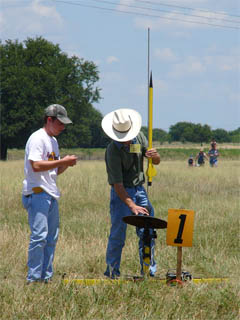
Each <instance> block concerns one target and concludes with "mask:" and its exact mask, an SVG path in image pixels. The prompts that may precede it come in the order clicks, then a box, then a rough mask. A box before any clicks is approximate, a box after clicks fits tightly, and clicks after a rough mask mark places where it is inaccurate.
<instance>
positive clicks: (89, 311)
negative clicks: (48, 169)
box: [0, 157, 240, 320]
mask: <svg viewBox="0 0 240 320" xmlns="http://www.w3.org/2000/svg"><path fill="white" fill-rule="evenodd" d="M162 158H163V157H162ZM157 171H158V174H157V176H156V177H155V179H154V180H153V186H152V187H151V188H150V190H149V197H150V199H151V201H152V203H153V205H154V207H155V215H156V217H159V218H162V219H164V220H167V217H168V209H169V208H185V209H191V210H194V211H195V219H194V237H193V247H191V248H183V269H185V270H188V271H189V272H191V273H192V275H193V276H194V277H204V278H208V277H209V278H212V277H228V278H229V281H228V282H222V283H215V284H214V283H211V284H208V283H202V284H193V283H189V284H186V285H185V286H183V287H182V288H180V287H168V286H167V285H164V284H161V283H159V282H158V281H143V282H137V283H133V282H129V283H124V284H120V285H114V284H113V285H95V286H84V285H82V286H80V285H76V284H63V281H62V277H63V276H64V275H65V277H66V278H68V279H74V278H103V272H104V270H105V251H106V245H107V237H108V234H109V228H110V219H109V186H108V185H107V179H106V173H105V164H104V162H103V161H89V162H88V161H79V162H78V164H77V166H75V167H73V168H70V169H68V170H67V171H66V172H65V173H64V174H62V175H61V176H59V187H60V190H61V192H62V197H61V200H60V216H61V227H60V236H59V241H58V244H57V248H56V255H55V260H54V268H55V275H54V279H53V282H52V283H51V284H49V285H45V284H36V285H26V280H25V278H26V272H27V268H26V260H27V247H28V238H29V227H28V223H27V213H26V212H25V210H24V209H23V208H22V206H21V187H22V180H23V161H22V160H18V161H8V162H1V163H0V177H1V184H0V187H1V206H0V208H1V209H0V239H1V240H0V319H4V320H5V319H16V320H20V319H28V320H29V319H30V320H36V319H44V320H46V319H49V320H50V319H51V320H52V319H54V320H55V319H61V320H65V319H66V320H69V319H94V320H95V319H96V320H98V319H114V320H115V319H121V320H122V319H127V320H129V319H130V320H135V319H141V320H142V319H147V320H149V319H150V320H152V319H153V320H155V319H156V320H157V319H161V320H170V319H172V320H178V319H179V320H192V319H193V320H199V319H200V320H213V319H216V320H218V319H220V320H232V319H233V320H235V319H236V320H237V319H239V303H240V301H239V300H240V299H239V291H240V290H239V289H240V288H239V262H240V261H239V260H240V259H239V207H240V206H239V171H240V170H239V162H238V161H233V160H229V161H224V160H222V159H221V160H220V161H219V167H218V168H210V167H209V166H208V165H205V167H204V168H196V167H194V168H189V167H188V166H187V164H186V161H185V160H184V161H165V160H164V158H163V160H162V162H161V164H160V165H159V166H158V167H157ZM157 234H158V238H157V240H156V261H157V264H158V272H157V275H158V276H159V277H161V278H164V277H165V275H166V272H167V271H168V270H169V269H175V268H176V254H177V249H176V247H170V246H167V245H166V230H158V231H157ZM139 271H140V267H139V262H138V253H137V237H136V234H135V229H134V227H132V226H128V230H127V241H126V246H125V248H124V250H123V255H122V264H121V272H122V275H123V276H124V275H139Z"/></svg>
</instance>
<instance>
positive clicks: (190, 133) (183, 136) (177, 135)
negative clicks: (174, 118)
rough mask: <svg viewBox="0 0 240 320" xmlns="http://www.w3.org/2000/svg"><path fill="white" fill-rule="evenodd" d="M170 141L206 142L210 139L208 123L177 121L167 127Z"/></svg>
mask: <svg viewBox="0 0 240 320" xmlns="http://www.w3.org/2000/svg"><path fill="white" fill-rule="evenodd" d="M169 135H170V140H171V141H182V142H186V141H189V142H200V143H201V142H208V141H209V140H210V139H211V128H210V127H209V126H208V125H204V126H202V125H201V124H194V123H191V122H178V123H176V124H175V125H172V126H171V127H170V129H169Z"/></svg>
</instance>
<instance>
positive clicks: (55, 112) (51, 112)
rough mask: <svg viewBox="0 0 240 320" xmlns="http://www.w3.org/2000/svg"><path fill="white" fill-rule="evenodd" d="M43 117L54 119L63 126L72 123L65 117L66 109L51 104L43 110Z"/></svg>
mask: <svg viewBox="0 0 240 320" xmlns="http://www.w3.org/2000/svg"><path fill="white" fill-rule="evenodd" d="M45 116H47V117H56V118H57V119H58V120H59V121H61V122H62V123H64V124H70V123H72V121H71V120H70V119H69V118H68V116H67V111H66V109H65V108H64V107H63V106H61V105H60V104H51V105H50V106H48V107H47V108H46V109H45Z"/></svg>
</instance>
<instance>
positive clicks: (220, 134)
mask: <svg viewBox="0 0 240 320" xmlns="http://www.w3.org/2000/svg"><path fill="white" fill-rule="evenodd" d="M212 137H213V138H214V139H215V140H216V141H217V142H230V141H231V138H230V135H229V133H228V131H226V130H224V129H216V130H212Z"/></svg>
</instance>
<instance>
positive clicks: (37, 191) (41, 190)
mask: <svg viewBox="0 0 240 320" xmlns="http://www.w3.org/2000/svg"><path fill="white" fill-rule="evenodd" d="M32 191H33V193H36V194H38V193H42V192H44V190H43V189H42V188H41V187H34V188H32Z"/></svg>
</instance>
